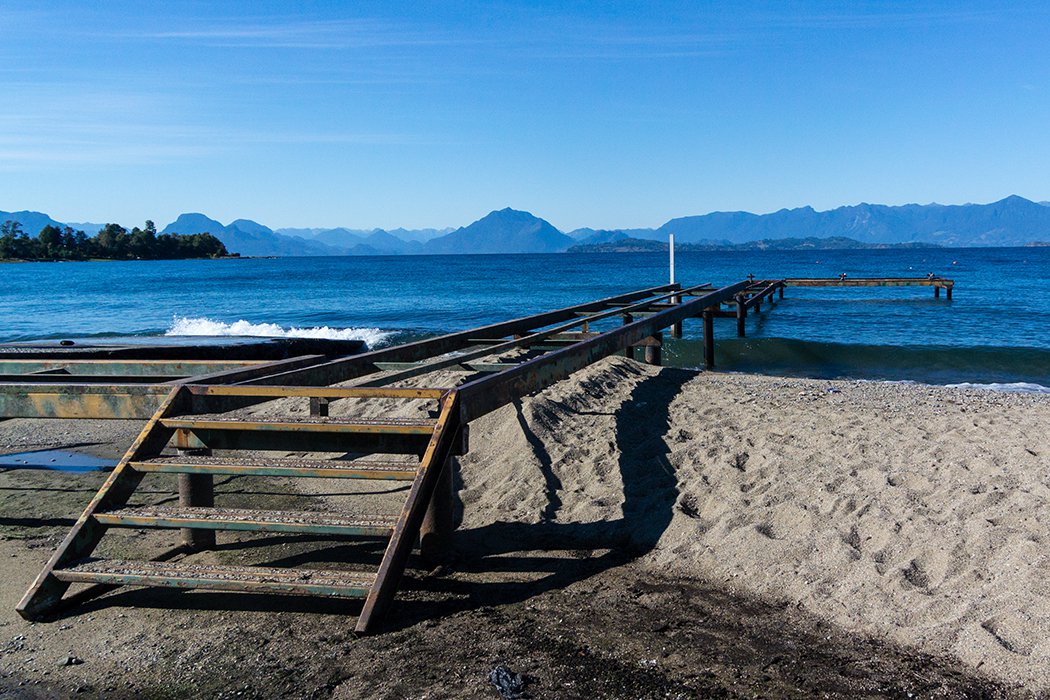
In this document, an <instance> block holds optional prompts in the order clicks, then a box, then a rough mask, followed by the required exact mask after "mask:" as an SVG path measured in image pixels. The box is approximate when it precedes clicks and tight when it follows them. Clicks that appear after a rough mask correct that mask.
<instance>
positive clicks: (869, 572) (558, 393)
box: [460, 358, 1050, 688]
mask: <svg viewBox="0 0 1050 700" xmlns="http://www.w3.org/2000/svg"><path fill="white" fill-rule="evenodd" d="M1048 424H1050V399H1048V398H1047V397H1040V396H1032V395H1009V394H996V393H990V392H980V391H973V390H969V391H968V390H960V389H947V388H939V387H924V386H916V385H908V384H887V383H871V382H845V381H836V382H826V381H814V380H796V379H782V378H772V377H756V376H746V375H718V374H695V373H691V372H687V371H683V370H675V369H666V368H665V369H663V370H657V369H655V368H651V367H646V366H643V365H639V364H636V363H634V362H630V361H628V360H624V359H619V358H612V359H608V360H606V361H604V362H602V363H599V364H598V365H595V366H593V367H591V368H589V369H588V370H586V371H584V372H580V373H578V374H577V375H576V376H575V377H574V378H572V379H571V380H568V381H565V382H561V383H559V384H557V385H556V386H554V387H551V388H550V389H548V390H547V391H545V392H542V393H541V394H539V395H538V396H535V397H531V398H528V399H526V400H525V401H523V402H522V403H521V404H519V405H513V406H507V407H504V408H503V409H501V410H499V411H497V412H495V413H493V414H491V415H490V416H486V417H485V418H483V419H481V420H479V421H476V422H475V423H474V424H473V425H472V426H471V431H472V432H471V453H470V454H469V455H467V456H466V457H464V458H463V459H462V460H461V479H462V485H461V489H460V497H461V499H462V502H463V505H464V516H463V517H464V521H463V526H462V527H463V529H464V531H465V532H468V533H469V532H470V531H472V530H475V531H492V532H499V528H494V527H493V526H494V525H498V524H501V523H515V524H524V523H527V524H533V525H534V526H535V527H534V528H526V529H524V530H522V529H517V530H515V532H516V533H522V532H525V533H529V532H532V533H536V535H537V537H536V538H535V539H530V541H528V542H525V541H523V542H521V543H519V548H520V549H527V548H532V547H540V546H555V545H556V546H559V547H561V548H567V547H570V546H578V547H594V548H607V547H619V548H624V547H626V548H628V549H630V550H631V551H633V552H635V553H637V554H640V555H642V556H643V561H644V562H645V563H646V564H647V565H648V566H651V567H653V568H654V569H656V570H660V571H666V572H672V573H675V574H687V575H691V576H699V577H704V578H707V579H711V580H716V581H718V580H720V581H724V582H725V583H726V585H728V586H730V587H738V588H739V589H741V590H744V591H746V592H748V593H751V594H757V595H760V596H762V597H765V598H768V599H773V600H777V601H784V602H790V603H793V604H796V605H798V606H799V607H800V608H805V609H807V610H809V611H810V612H813V613H816V614H818V615H820V616H822V617H825V618H827V619H829V620H831V621H833V622H835V623H837V624H840V625H843V626H844V627H847V628H850V629H856V630H860V631H863V632H864V633H867V634H873V635H876V636H885V637H888V638H890V639H892V640H893V641H895V642H898V643H903V644H907V645H914V646H916V647H918V648H920V649H922V650H924V651H927V652H931V653H949V654H952V655H955V656H956V657H958V658H959V659H961V660H963V661H965V662H966V663H967V664H970V665H972V666H973V667H975V668H979V669H981V670H982V671H985V672H988V673H990V674H992V675H994V676H997V677H999V678H1000V679H1003V680H1006V681H1010V682H1020V683H1024V684H1026V685H1028V686H1029V687H1040V688H1050V673H1048V667H1047V663H1046V662H1047V661H1048V660H1050V659H1048V656H1050V583H1048V581H1050V577H1048V574H1050V557H1048V555H1047V553H1046V550H1045V549H1044V547H1045V543H1046V542H1047V541H1048V540H1050V532H1048V530H1050V523H1048V521H1047V519H1046V518H1045V514H1046V512H1047V499H1048V495H1050V490H1048V485H1047V479H1048V478H1050V448H1048V447H1047V445H1046V442H1045V430H1046V425H1048ZM505 544H506V543H505Z"/></svg>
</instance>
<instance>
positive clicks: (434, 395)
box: [189, 384, 448, 399]
mask: <svg viewBox="0 0 1050 700" xmlns="http://www.w3.org/2000/svg"><path fill="white" fill-rule="evenodd" d="M189 390H190V392H191V393H193V394H195V395H197V396H259V397H263V396H265V397H270V398H273V399H283V398H294V397H306V398H319V399H440V398H441V397H442V396H444V395H445V393H446V392H447V391H448V389H406V388H401V387H339V386H316V387H315V386H262V385H254V384H243V385H237V386H207V385H199V386H190V387H189Z"/></svg>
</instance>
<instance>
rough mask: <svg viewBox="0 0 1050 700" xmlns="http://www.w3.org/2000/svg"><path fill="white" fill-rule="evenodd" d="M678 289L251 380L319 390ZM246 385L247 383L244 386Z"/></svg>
mask: <svg viewBox="0 0 1050 700" xmlns="http://www.w3.org/2000/svg"><path fill="white" fill-rule="evenodd" d="M678 288H679V285H677V284H662V285H660V286H658V287H650V288H649V289H641V290H638V291H634V292H628V293H626V294H618V295H616V296H612V297H608V298H606V299H598V300H596V301H589V302H586V303H583V304H577V305H575V306H568V307H565V308H563V309H556V310H554V311H547V312H544V313H541V314H535V315H533V316H525V317H522V318H517V319H514V320H511V321H504V322H502V323H495V324H492V325H489V326H484V327H482V328H472V329H470V330H465V331H459V332H456V333H449V334H448V335H443V336H439V337H437V338H428V339H426V340H419V341H416V342H414V343H406V344H405V345H397V346H395V347H391V348H382V349H380V350H373V351H371V352H366V353H362V354H360V355H354V356H351V357H345V358H341V359H338V360H333V361H331V362H325V363H322V364H318V365H315V366H312V367H307V368H304V369H300V370H294V371H291V372H282V373H278V374H272V375H269V376H266V377H260V378H258V379H255V380H251V382H250V383H253V384H296V385H299V386H303V385H310V386H320V385H325V384H338V383H339V382H345V381H348V380H351V379H356V378H358V377H362V376H364V375H366V374H372V373H374V372H377V371H378V369H377V368H376V366H375V363H376V362H416V361H420V360H425V359H427V358H432V357H435V356H437V355H442V354H445V353H449V352H455V351H456V350H460V349H462V348H464V347H467V346H468V345H469V340H470V338H477V337H488V338H498V337H502V336H510V335H515V334H522V333H527V332H528V331H530V330H532V329H534V328H542V327H544V326H549V325H551V324H554V323H559V322H562V321H565V320H568V319H570V318H573V317H575V315H576V312H578V311H605V310H606V308H605V306H606V305H607V304H610V303H614V302H618V301H625V302H630V301H638V300H639V299H644V298H646V297H651V296H653V295H656V294H660V293H663V292H668V291H674V290H676V289H678ZM246 383H248V382H246Z"/></svg>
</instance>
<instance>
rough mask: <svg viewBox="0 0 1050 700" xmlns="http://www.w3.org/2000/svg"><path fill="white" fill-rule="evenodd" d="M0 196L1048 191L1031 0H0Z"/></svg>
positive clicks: (488, 199) (309, 220)
mask: <svg viewBox="0 0 1050 700" xmlns="http://www.w3.org/2000/svg"><path fill="white" fill-rule="evenodd" d="M0 35H2V36H3V37H4V40H3V42H0V85H2V91H0V95H2V98H3V99H2V101H0V210H8V211H10V210H13V209H35V210H40V211H44V212H47V213H49V214H51V215H52V216H54V217H55V218H57V219H59V220H62V221H95V222H106V221H118V222H120V223H123V224H125V225H128V226H130V225H133V224H137V223H140V222H142V221H143V220H145V219H146V218H151V219H153V220H155V221H156V222H157V223H158V225H160V226H163V225H164V224H166V223H167V222H169V221H171V220H172V219H173V218H174V217H175V216H176V215H177V214H179V213H181V212H184V211H200V212H203V213H206V214H208V215H210V216H212V217H214V218H217V219H219V220H221V221H223V222H224V223H227V222H229V220H231V219H234V218H239V217H244V218H250V219H255V220H257V221H260V222H261V223H264V224H267V225H269V226H272V227H274V228H277V227H282V226H304V227H305V226H311V227H313V226H316V227H321V226H325V227H327V226H348V227H352V228H368V227H373V226H381V227H385V228H392V227H396V226H406V227H424V226H436V227H444V226H459V225H464V224H467V223H469V222H470V221H472V220H474V219H476V218H478V217H480V216H482V215H484V214H485V213H487V212H488V211H490V210H492V209H497V208H502V207H504V206H512V207H514V208H518V209H526V210H529V211H532V212H533V213H535V214H537V215H538V216H542V217H544V218H546V219H548V220H549V221H551V223H553V224H554V225H555V226H558V227H559V228H562V229H564V230H568V229H572V228H576V227H579V226H593V227H596V228H613V227H634V226H658V225H660V224H661V223H663V222H664V221H666V220H667V219H669V218H671V217H674V216H681V215H687V214H700V213H706V212H708V211H713V210H735V209H744V210H749V211H755V212H767V211H773V210H776V209H780V208H782V207H796V206H803V205H807V204H810V205H813V206H814V207H816V208H818V209H827V208H832V207H835V206H839V205H843V204H855V203H858V202H861V201H867V202H879V203H888V204H901V203H906V202H920V203H926V202H931V201H938V202H942V203H962V202H967V201H973V202H988V201H993V200H996V199H999V198H1001V197H1003V196H1006V195H1008V194H1013V193H1016V194H1020V195H1022V196H1024V197H1028V198H1030V199H1035V200H1045V199H1050V6H1048V5H1045V4H1043V3H1035V2H1027V3H1008V2H994V3H993V2H988V3H983V4H970V3H964V2H784V1H779V2H768V3H727V2H721V3H719V2H675V3H669V2H668V3H661V2H638V3H634V2H564V1H563V2H499V1H496V2H454V1H452V0H441V1H440V2H433V3H423V2H420V3H417V2H404V3H401V2H381V3H371V2H361V1H355V2H300V3H290V2H260V1H256V2H242V3H228V2H211V1H208V2H204V1H202V2H177V1H173V2H164V3H153V2H140V1H134V2H91V3H86V2H47V3H43V2H36V1H34V2H19V1H18V0H15V1H11V0H6V1H5V2H4V3H3V4H0Z"/></svg>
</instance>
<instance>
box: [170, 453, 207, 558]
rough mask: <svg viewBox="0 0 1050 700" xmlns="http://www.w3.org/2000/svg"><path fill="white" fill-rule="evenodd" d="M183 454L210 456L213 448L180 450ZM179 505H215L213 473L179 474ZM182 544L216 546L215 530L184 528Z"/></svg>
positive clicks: (203, 546) (199, 547)
mask: <svg viewBox="0 0 1050 700" xmlns="http://www.w3.org/2000/svg"><path fill="white" fill-rule="evenodd" d="M178 453H179V455H182V456H205V457H206V456H208V455H210V454H211V450H208V449H204V450H179V451H178ZM178 479H179V505H180V506H182V507H183V508H194V507H196V508H211V507H212V506H214V505H215V479H214V477H212V475H211V474H179V475H178ZM182 544H183V546H184V547H188V548H190V549H194V550H201V549H213V548H214V547H215V531H214V530H198V529H196V528H188V527H187V528H183V529H182Z"/></svg>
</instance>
